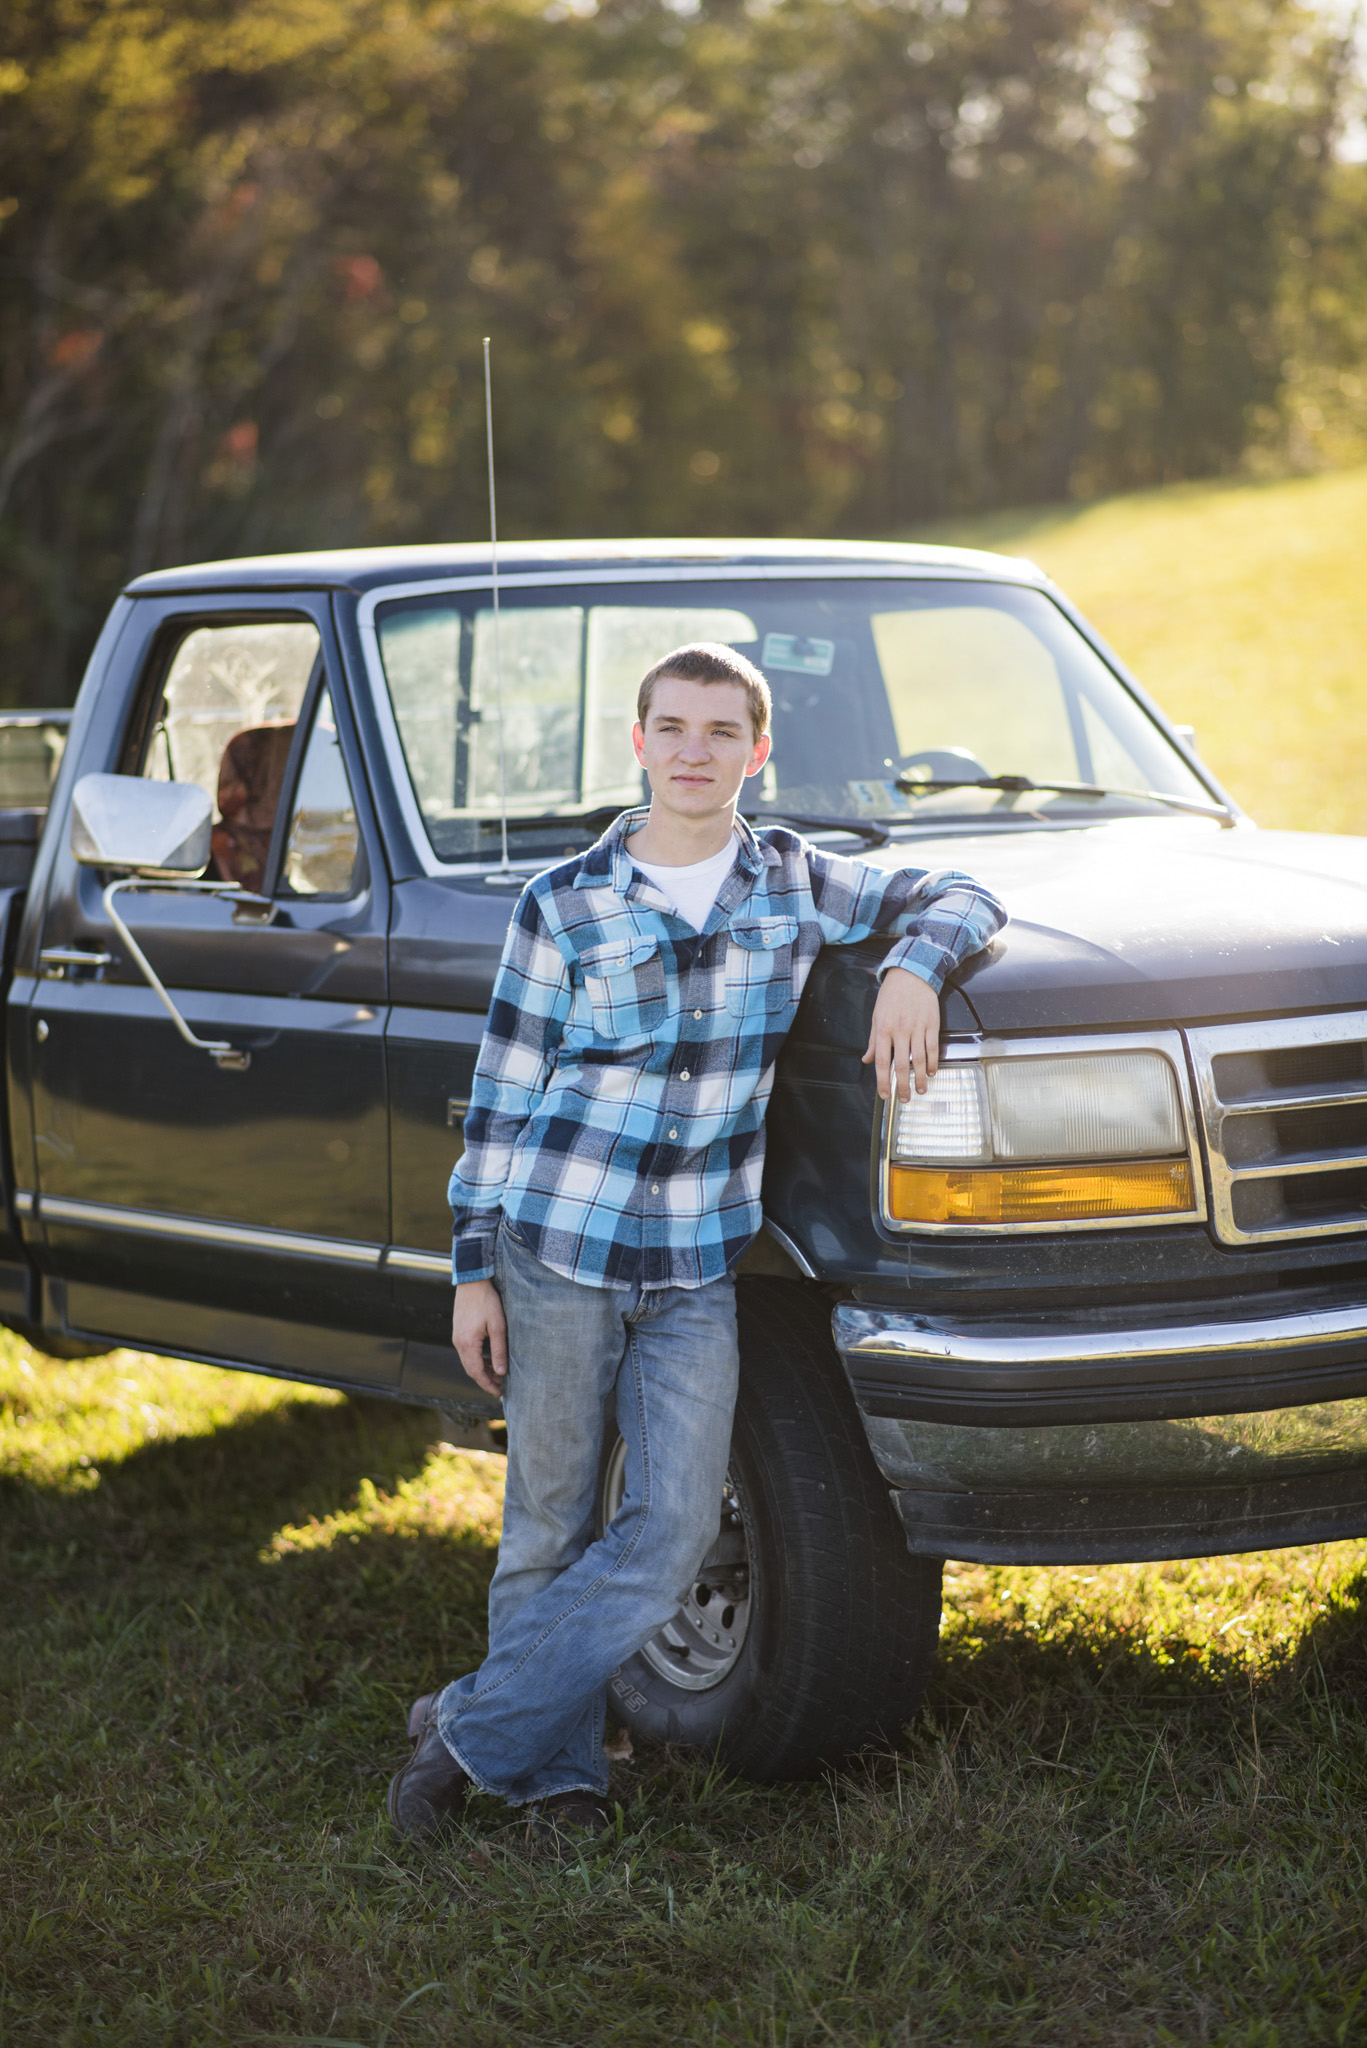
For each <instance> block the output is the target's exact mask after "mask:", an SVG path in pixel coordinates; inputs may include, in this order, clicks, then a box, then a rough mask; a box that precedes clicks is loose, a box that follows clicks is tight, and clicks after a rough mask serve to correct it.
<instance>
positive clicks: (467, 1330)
mask: <svg viewBox="0 0 1367 2048" xmlns="http://www.w3.org/2000/svg"><path fill="white" fill-rule="evenodd" d="M486 1338H487V1339H488V1343H489V1356H488V1357H487V1358H486V1357H485V1356H484V1343H485V1339H486ZM451 1342H452V1343H453V1344H454V1345H455V1347H456V1352H457V1355H458V1356H459V1358H460V1362H461V1364H462V1365H463V1366H464V1367H465V1370H466V1372H467V1373H468V1374H469V1376H470V1378H471V1379H472V1380H473V1381H474V1383H475V1385H476V1386H477V1387H482V1388H483V1389H484V1391H485V1393H486V1394H492V1395H493V1396H494V1398H495V1400H498V1401H501V1400H502V1399H503V1382H504V1380H505V1379H506V1378H507V1376H508V1324H507V1321H506V1319H505V1317H504V1314H503V1302H502V1299H501V1297H500V1295H499V1291H498V1289H497V1288H496V1287H495V1285H494V1283H493V1281H492V1280H464V1281H462V1282H461V1284H460V1286H459V1287H457V1289H456V1305H455V1308H454V1309H453V1311H452V1314H451Z"/></svg>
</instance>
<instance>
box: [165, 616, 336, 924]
mask: <svg viewBox="0 0 1367 2048" xmlns="http://www.w3.org/2000/svg"><path fill="white" fill-rule="evenodd" d="M318 656H319V643H318V633H317V629H316V627H314V626H313V625H311V624H310V623H309V622H308V621H307V620H303V619H299V620H295V619H287V620H246V619H244V620H234V621H232V622H230V623H225V624H222V625H208V626H196V627H194V628H193V629H192V630H191V631H190V632H188V633H187V634H186V635H185V637H184V638H183V639H182V640H181V641H180V643H179V645H178V646H177V648H176V650H175V653H174V655H173V656H172V658H171V663H170V666H169V668H168V669H167V671H166V679H165V681H164V682H163V684H162V687H161V691H160V694H159V697H158V700H157V703H156V704H155V706H154V707H153V711H152V717H151V721H150V725H149V733H148V740H147V745H146V747H145V749H144V753H143V761H142V768H141V773H142V774H143V775H144V776H146V777H148V778H150V779H151V780H153V781H156V782H197V783H198V784H199V786H200V788H201V789H202V790H203V791H204V792H205V794H206V795H207V797H208V798H209V801H210V802H211V803H212V805H213V807H214V826H213V839H212V852H211V855H210V860H209V870H210V873H211V874H213V875H215V876H216V877H218V878H219V879H220V880H222V881H225V882H240V883H241V884H242V886H243V888H245V889H257V888H260V886H261V883H262V881H263V880H264V878H265V872H266V861H267V858H268V856H269V853H270V846H271V835H272V833H273V831H274V829H275V815H276V811H277V810H278V808H279V805H280V791H281V787H282V785H283V783H284V779H285V768H286V764H287V762H288V760H289V753H290V744H291V742H292V740H293V738H294V728H295V724H296V722H297V720H298V717H299V711H300V707H301V705H302V704H303V701H304V694H305V692H306V690H307V689H308V685H309V678H310V677H311V675H312V674H313V671H314V667H315V665H316V663H317V661H318Z"/></svg>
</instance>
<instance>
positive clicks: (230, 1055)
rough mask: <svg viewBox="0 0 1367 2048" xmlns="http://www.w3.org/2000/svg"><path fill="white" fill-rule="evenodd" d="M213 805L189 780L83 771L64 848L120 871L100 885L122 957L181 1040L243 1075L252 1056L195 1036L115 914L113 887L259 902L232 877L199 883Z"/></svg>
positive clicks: (85, 861) (219, 1041) (83, 862)
mask: <svg viewBox="0 0 1367 2048" xmlns="http://www.w3.org/2000/svg"><path fill="white" fill-rule="evenodd" d="M212 822H213V810H212V807H211V805H210V803H209V799H208V797H207V796H206V795H205V793H204V791H203V790H202V789H201V788H200V787H199V785H198V783H194V782H150V781H144V780H142V779H141V778H137V777H134V776H130V775H83V776H82V777H81V779H80V781H79V782H78V783H77V784H76V787H75V789H74V790H73V791H72V797H71V851H72V853H73V855H74V856H75V858H76V859H77V860H78V861H79V862H80V864H81V866H82V867H92V868H103V869H105V870H106V872H107V871H108V870H109V869H111V868H113V869H116V870H121V872H118V873H116V874H115V877H114V880H113V881H111V882H109V883H107V884H106V886H105V890H104V894H103V897H102V899H101V900H102V902H103V904H104V914H105V916H106V917H107V918H108V919H109V922H110V923H111V924H112V925H113V927H114V929H115V931H116V932H117V933H118V935H119V937H120V938H121V939H122V940H123V943H124V945H125V946H126V947H127V948H128V953H129V957H130V958H131V959H132V960H133V961H134V963H135V964H136V966H137V967H138V969H139V971H140V973H141V974H142V976H143V979H144V980H145V981H146V983H147V985H148V987H149V988H150V989H151V990H152V992H153V994H154V995H155V996H156V997H157V999H158V1001H159V1002H160V1003H161V1005H162V1008H163V1009H164V1010H165V1011H166V1014H167V1015H168V1016H169V1017H170V1019H171V1022H172V1023H173V1024H174V1025H175V1027H176V1030H177V1031H178V1032H179V1033H180V1035H181V1037H182V1038H183V1039H184V1041H185V1043H186V1044H187V1045H191V1046H193V1047H194V1048H195V1050H196V1051H197V1052H207V1053H208V1054H209V1056H210V1058H211V1059H212V1060H213V1062H214V1064H215V1066H217V1067H221V1068H222V1069H223V1070H224V1071H225V1072H226V1073H234V1074H241V1073H245V1072H246V1070H247V1068H248V1067H249V1066H250V1065H251V1061H252V1056H251V1054H250V1053H249V1052H247V1051H245V1050H243V1049H242V1048H241V1047H239V1046H235V1045H230V1044H229V1043H228V1042H227V1040H226V1039H221V1038H200V1037H199V1036H198V1035H197V1034H196V1033H195V1032H194V1031H192V1030H191V1028H190V1026H189V1025H188V1024H187V1023H186V1021H185V1019H184V1017H182V1016H181V1014H180V1011H179V1010H178V1009H177V1007H176V1005H175V1003H174V1002H173V1001H172V999H171V997H170V995H169V993H168V991H167V989H166V987H165V985H164V983H163V982H162V979H161V977H160V975H159V974H158V973H157V971H156V969H155V967H153V965H152V963H151V961H150V960H149V959H148V957H147V955H146V954H145V953H144V952H143V950H142V947H141V946H140V945H139V944H138V942H137V940H136V939H135V938H134V936H133V934H132V932H131V931H130V930H129V928H128V926H127V924H126V923H125V922H124V920H123V918H122V917H121V916H120V914H119V911H118V909H117V907H116V905H115V902H114V898H115V897H116V896H117V895H118V894H119V892H120V891H124V892H125V893H127V894H130V895H132V894H139V895H147V894H150V893H152V892H154V891H157V892H164V891H170V892H171V893H173V894H176V895H180V894H185V893H189V892H191V891H194V892H196V893H202V894H205V895H211V896H223V897H227V898H230V899H231V900H232V901H233V902H234V903H244V904H245V903H247V902H253V903H260V904H262V905H263V907H264V908H265V909H266V910H267V911H269V910H270V905H269V904H268V903H267V902H266V900H265V899H264V898H259V897H256V898H254V897H249V896H247V895H246V894H245V892H244V891H243V889H242V887H241V885H240V884H239V883H237V882H206V881H203V880H201V879H200V870H201V869H202V868H203V867H204V866H205V865H206V863H207V862H208V859H209V851H210V847H209V834H210V829H211V826H212Z"/></svg>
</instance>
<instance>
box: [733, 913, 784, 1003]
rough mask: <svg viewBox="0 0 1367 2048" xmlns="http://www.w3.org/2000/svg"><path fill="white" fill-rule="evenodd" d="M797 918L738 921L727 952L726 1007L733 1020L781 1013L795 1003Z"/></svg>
mask: <svg viewBox="0 0 1367 2048" xmlns="http://www.w3.org/2000/svg"><path fill="white" fill-rule="evenodd" d="M796 943H797V919H796V918H795V917H748V918H737V919H736V920H735V922H734V923H733V924H732V926H731V929H730V933H729V934H728V944H727V948H726V1007H727V1009H728V1010H729V1011H730V1012H731V1015H732V1016H733V1017H744V1016H746V1015H750V1014H753V1013H754V1012H755V1011H758V1010H762V1011H764V1012H765V1013H766V1014H767V1013H768V1012H770V1011H773V1010H781V1009H783V1008H784V1007H785V1005H787V1004H788V1003H790V1002H791V1001H792V1000H793V949H794V947H795V945H796Z"/></svg>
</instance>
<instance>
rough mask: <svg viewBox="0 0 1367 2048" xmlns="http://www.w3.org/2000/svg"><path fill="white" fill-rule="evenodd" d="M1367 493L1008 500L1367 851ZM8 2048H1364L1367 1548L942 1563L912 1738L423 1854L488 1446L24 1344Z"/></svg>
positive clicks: (1206, 725)
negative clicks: (1358, 835)
mask: <svg viewBox="0 0 1367 2048" xmlns="http://www.w3.org/2000/svg"><path fill="white" fill-rule="evenodd" d="M1365 523H1367V474H1359V475H1350V476H1338V477H1326V478H1321V479H1315V480H1311V481H1308V482H1304V483H1292V484H1280V485H1275V486H1265V487H1259V488H1257V489H1253V488H1247V487H1246V488H1243V489H1235V488H1229V489H1224V488H1220V489H1216V488H1211V489H1201V490H1184V491H1179V492H1171V493H1165V494H1162V495H1161V496H1154V497H1151V498H1140V499H1135V500H1130V501H1127V502H1124V503H1113V504H1103V505H1098V506H1094V507H1091V508H1088V509H1086V510H1083V511H1080V512H1077V513H1071V514H1068V515H1063V514H1050V515H1038V516H1036V517H1034V518H1030V519H1026V518H1022V519H1018V520H1015V521H1008V520H996V521H992V522H980V523H979V524H977V525H976V526H975V527H973V528H972V529H971V530H965V529H959V532H958V534H957V535H956V536H955V537H962V538H965V539H969V540H973V541H975V542H978V543H979V544H986V545H993V546H999V547H1004V548H1007V549H1012V550H1016V551H1020V552H1026V553H1030V554H1032V555H1034V556H1036V557H1037V558H1038V559H1039V560H1041V561H1042V562H1043V563H1044V565H1045V566H1046V567H1048V568H1049V569H1050V570H1051V571H1052V572H1053V573H1054V574H1055V575H1056V576H1057V577H1058V579H1059V581H1060V582H1061V583H1063V584H1064V586H1065V587H1066V588H1067V589H1069V590H1070V591H1071V592H1072V594H1073V595H1074V596H1075V597H1077V599H1078V600H1079V601H1080V602H1081V603H1082V605H1083V606H1084V608H1085V609H1087V610H1088V611H1089V612H1090V613H1091V614H1092V616H1093V617H1094V618H1095V619H1096V621H1097V623H1098V624H1099V625H1100V626H1101V628H1102V630H1103V631H1104V632H1106V633H1107V634H1108V636H1109V637H1110V638H1111V639H1112V640H1113V641H1114V642H1115V644H1116V645H1117V646H1118V648H1119V649H1120V651H1121V652H1122V653H1123V654H1124V655H1125V656H1126V657H1127V658H1128V659H1129V660H1131V661H1132V662H1133V664H1134V665H1135V666H1136V668H1137V669H1138V671H1139V673H1140V674H1141V676H1142V677H1143V678H1144V680H1145V681H1146V682H1147V683H1148V684H1149V685H1150V687H1151V688H1152V689H1153V690H1154V692H1155V694H1156V695H1158V696H1159V697H1160V699H1161V700H1162V701H1163V702H1164V703H1165V704H1166V705H1167V706H1168V708H1169V709H1170V710H1171V711H1172V713H1173V715H1174V716H1176V717H1178V718H1189V719H1191V720H1192V721H1193V722H1194V723H1195V724H1196V725H1197V726H1198V729H1199V732H1200V737H1201V742H1202V745H1203V747H1204V749H1205V751H1206V753H1207V755H1208V758H1209V759H1210V760H1211V762H1212V765H1213V766H1214V767H1215V768H1216V769H1217V770H1218V772H1220V773H1221V775H1222V776H1224V777H1225V778H1226V779H1227V780H1228V782H1229V783H1230V785H1231V786H1232V788H1233V789H1234V791H1235V792H1236V794H1237V795H1238V796H1239V797H1240V798H1241V799H1242V800H1243V801H1244V802H1245V803H1246V804H1247V805H1248V807H1249V808H1250V809H1251V810H1252V811H1253V813H1254V815H1255V816H1258V817H1260V818H1262V819H1263V820H1264V821H1266V822H1268V823H1274V824H1275V823H1280V824H1309V825H1317V824H1330V825H1333V826H1335V827H1337V828H1339V829H1345V828H1346V829H1361V825H1362V823H1363V822H1367V798H1364V796H1363V795H1362V794H1361V793H1360V789H1359V778H1358V776H1357V775H1356V773H1355V770H1356V768H1357V766H1358V764H1359V762H1360V761H1362V762H1364V764H1367V687H1361V686H1359V683H1358V680H1357V669H1356V652H1357V645H1358V642H1359V641H1360V640H1361V639H1362V638H1363V637H1364V635H1363V633H1362V631H1361V629H1362V628H1363V627H1367V577H1364V576H1363V575H1362V574H1361V573H1360V571H1359V569H1358V563H1357V556H1358V554H1359V553H1360V547H1359V543H1358V539H1357V536H1358V534H1360V533H1361V532H1362V531H1363V530H1364V525H1365ZM0 1475H2V1476H0V1602H3V1610H2V1614H0V1713H2V1714H3V1720H4V1740H3V1751H2V1752H0V1820H2V1822H3V1836H2V1837H0V1842H2V1844H3V1857H2V1860H0V2042H3V2043H4V2044H5V2048H9V2044H20V2043H23V2044H30V2043H32V2044H41V2048H66V2044H70V2048H87V2044H89V2048H94V2044H96V2043H100V2044H108V2048H150V2044H158V2048H159V2044H176V2048H182V2044H183V2048H190V2044H211V2043H222V2042H229V2043H234V2044H236V2043H243V2044H247V2043H269V2042H276V2043H292V2044H295V2048H305V2044H312V2048H322V2044H333V2048H347V2044H360V2048H410V2044H411V2048H432V2044H437V2043H442V2044H446V2043H452V2044H456V2043H459V2044H461V2048H467V2044H468V2048H504V2044H507V2048H523V2044H527V2048H532V2044H535V2048H546V2044H557V2048H558V2044H590V2043H591V2044H599V2043H604V2044H606V2043H621V2044H624V2048H625V2044H630V2048H675V2044H689V2048H693V2044H697V2048H717V2044H724V2048H731V2044H736V2048H741V2044H744V2048H752V2044H753V2048H913V2044H917V2048H921V2044H924V2048H968V2044H980V2043H981V2044H1012V2048H1015V2044H1027V2043H1028V2044H1039V2048H1072V2044H1097V2048H1150V2044H1158V2043H1163V2044H1188V2043H1197V2042H1200V2043H1212V2044H1217V2043H1218V2044H1239V2048H1299V2044H1302V2043H1311V2042H1314V2043H1320V2042H1324V2043H1340V2044H1352V2043H1358V2042H1361V2041H1363V2040H1365V2039H1367V1915H1365V1914H1364V1901H1367V1883H1365V1882H1364V1819H1363V1816H1364V1812H1365V1811H1367V1628H1365V1626H1364V1625H1365V1624H1367V1613H1364V1608H1367V1543H1362V1544H1344V1545H1337V1546H1329V1547H1325V1548H1322V1549H1313V1550H1300V1551H1292V1552H1278V1553H1270V1554H1267V1555H1263V1556H1253V1557H1243V1558H1233V1559H1230V1558H1220V1559H1213V1560H1209V1561H1206V1562H1203V1563H1198V1564H1191V1565H1164V1566H1150V1567H1138V1566H1126V1567H1119V1566H1117V1567H1112V1568H1109V1569H1106V1570H1097V1571H1042V1570H1016V1571H985V1570H980V1569H976V1568H967V1567H952V1568H951V1570H950V1573H949V1576H948V1578H947V1582H946V1603H945V1623H944V1634H943V1656H942V1659H941V1663H940V1667H939V1670H938V1672H937V1676H936V1679H935V1681H934V1685H933V1688H932V1692H931V1695H930V1698H929V1701H928V1703H927V1707H926V1709H925V1712H924V1713H923V1715H922V1717H921V1718H920V1719H919V1721H918V1722H917V1724H916V1725H915V1726H914V1727H913V1728H911V1729H909V1730H908V1731H907V1734H906V1737H905V1739H904V1741H903V1742H902V1744H901V1745H900V1747H899V1749H898V1751H897V1753H896V1754H888V1755H886V1756H878V1757H873V1758H870V1759H868V1760H867V1761H866V1762H864V1763H862V1764H861V1765H859V1766H858V1767H857V1768H852V1769H850V1770H848V1771H846V1772H844V1773H842V1774H839V1775H834V1776H831V1777H829V1778H827V1779H825V1780H823V1781H821V1782H818V1783H814V1784H811V1785H805V1786H798V1787H773V1788H756V1787H753V1786H744V1785H736V1784H728V1783H726V1782H723V1781H721V1780H720V1779H719V1778H718V1777H717V1775H716V1774H715V1773H713V1772H710V1771H709V1768H708V1765H707V1763H706V1760H699V1759H696V1758H688V1757H685V1756H679V1755H672V1754H668V1753H658V1752H657V1753H651V1754H644V1753H643V1754H639V1755H637V1756H636V1757H635V1758H632V1759H628V1760H626V1761H624V1762H622V1763H621V1764H620V1765H618V1766H617V1773H618V1776H617V1788H616V1789H617V1793H618V1796H619V1799H620V1806H621V1813H620V1825H619V1830H618V1833H617V1835H616V1837H615V1838H614V1840H613V1841H612V1843H611V1844H610V1846H609V1847H608V1848H607V1850H606V1851H605V1852H603V1853H602V1854H600V1855H598V1856H596V1857H595V1858H593V1859H592V1860H590V1861H586V1862H584V1863H582V1864H580V1865H578V1866H575V1867H571V1868H570V1869H568V1870H565V1871H557V1870H553V1869H549V1868H547V1867H545V1866H544V1865H540V1864H537V1863H535V1862H534V1861H531V1860H529V1858H528V1857H527V1855H526V1853H525V1851H524V1848H523V1846H522V1842H521V1838H520V1833H519V1831H518V1829H517V1828H516V1826H515V1825H510V1824H509V1822H508V1820H507V1817H506V1816H505V1815H504V1814H503V1813H502V1811H501V1810H500V1809H498V1808H497V1807H494V1806H492V1805H488V1806H483V1807H480V1808H478V1809H476V1810H474V1811H473V1812H472V1819H471V1824H470V1826H469V1827H468V1828H467V1829H466V1830H465V1831H464V1832H462V1834H461V1835H460V1836H459V1837H458V1838H457V1839H456V1840H455V1841H454V1843H452V1844H451V1845H450V1846H447V1847H444V1848H441V1849H435V1850H433V1849H424V1848H421V1847H414V1846H413V1845H410V1844H406V1843H404V1842H401V1841H399V1840H397V1839H396V1838H395V1837H394V1836H392V1835H391V1833H390V1832H389V1830H388V1827H387V1825H386V1823H385V1821H384V1819H383V1816H382V1811H381V1801H382V1796H383V1790H384V1786H385V1783H386V1780H387V1778H388V1776H389V1774H390V1772H391V1771H392V1770H393V1769H394V1768H395V1766H396V1764H397V1763H398V1761H399V1760H400V1759H401V1757H402V1756H403V1754H404V1753H405V1745H404V1743H403V1739H402V1729H403V1720H404V1714H405V1710H406V1708H407V1705H408V1702H409V1701H410V1700H411V1699H412V1698H413V1696H414V1695H415V1694H416V1693H418V1692H420V1691H424V1690H426V1689H428V1687H429V1686H430V1685H431V1684H432V1683H433V1682H435V1681H437V1680H439V1679H441V1678H444V1677H446V1676H448V1675H450V1674H451V1673H453V1672H455V1671H459V1670H461V1669H465V1668H468V1667H469V1666H470V1665H471V1664H473V1663H474V1662H475V1661H476V1660H477V1658H478V1656H479V1653H480V1649H481V1644H482V1631H483V1602H484V1594H485V1588H486V1586H487V1581H488V1577H489V1573H490V1570H491V1568H492V1561H493V1554H494V1546H495V1543H496V1539H497V1527H498V1513H499V1491H500V1484H501V1461H500V1460H499V1459H498V1458H497V1457H496V1456H494V1455H492V1454H491V1453H489V1452H487V1451H484V1450H472V1449H462V1448H458V1447H453V1446H451V1445H447V1444H443V1443H440V1442H438V1441H437V1434H436V1431H435V1429H434V1427H433V1426H432V1424H431V1423H430V1421H429V1420H428V1419H427V1418H426V1417H424V1416H423V1415H421V1414H417V1413H414V1412H411V1411H405V1410H403V1409H400V1408H394V1407H390V1406H388V1405H385V1404H378V1403H376V1404H367V1403H362V1402H356V1401H348V1400H345V1399H343V1398H342V1397H340V1396H334V1395H330V1394H322V1393H314V1392H310V1391H306V1390H301V1389H300V1388H297V1387H289V1386H286V1385H283V1384H281V1383H279V1382H273V1381H268V1380H265V1379H255V1378H248V1377H246V1376H242V1375H233V1374H227V1373H219V1372H214V1371H211V1370H209V1369H206V1368H200V1367H192V1366H185V1365H179V1364H176V1363H174V1362H170V1361H167V1360H160V1359H152V1358H145V1357H141V1356H137V1355H134V1354H131V1353H118V1354H115V1355H113V1356H112V1357H110V1358H107V1359H100V1360H92V1361H88V1362H84V1363H79V1364H66V1365H59V1364H55V1363H53V1362H51V1361H49V1360H46V1359H44V1358H42V1357H40V1356H38V1355H36V1354H34V1353H31V1352H29V1351H28V1350H27V1349H26V1347H25V1346H24V1345H23V1344H21V1343H20V1342H19V1341H18V1340H16V1339H13V1338H10V1337H5V1336H3V1335H0Z"/></svg>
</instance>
